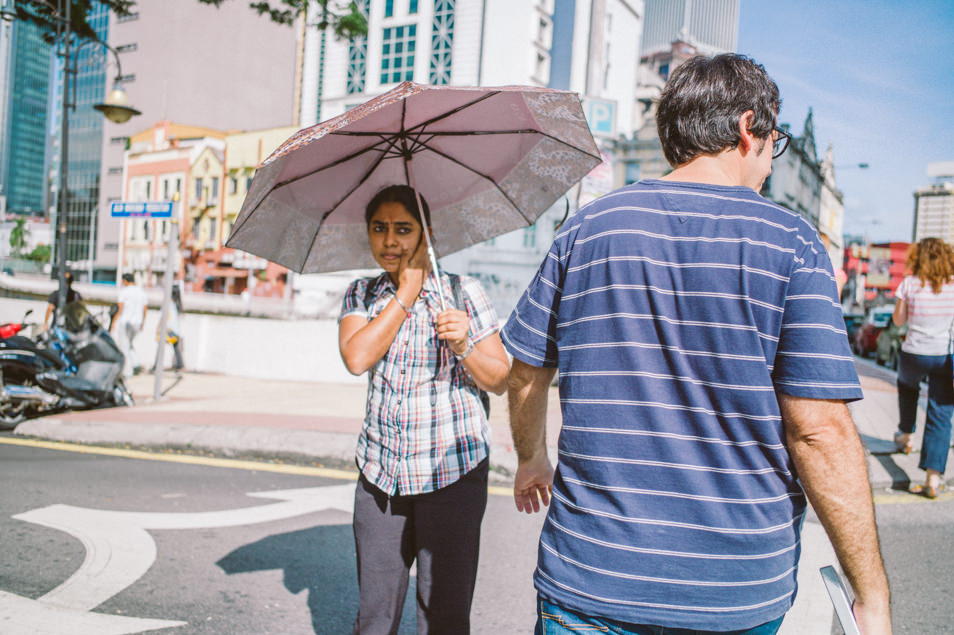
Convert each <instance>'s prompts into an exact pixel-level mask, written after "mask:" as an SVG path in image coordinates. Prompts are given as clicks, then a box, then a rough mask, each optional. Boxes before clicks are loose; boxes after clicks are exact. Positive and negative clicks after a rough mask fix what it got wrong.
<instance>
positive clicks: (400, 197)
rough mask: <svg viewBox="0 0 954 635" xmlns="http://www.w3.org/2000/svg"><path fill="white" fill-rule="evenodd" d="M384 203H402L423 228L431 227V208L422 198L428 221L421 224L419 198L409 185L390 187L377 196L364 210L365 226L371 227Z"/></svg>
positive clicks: (425, 216) (422, 205)
mask: <svg viewBox="0 0 954 635" xmlns="http://www.w3.org/2000/svg"><path fill="white" fill-rule="evenodd" d="M383 203H400V204H401V205H403V206H404V209H406V210H407V211H408V213H409V214H410V215H411V216H413V217H414V220H416V221H417V222H418V223H420V224H421V225H422V226H423V225H427V226H428V227H430V226H431V208H430V207H428V206H427V201H425V200H424V197H423V196H421V207H422V208H423V209H424V219H425V220H426V221H427V222H426V223H421V214H420V212H418V209H417V197H416V196H415V195H414V188H412V187H411V186H409V185H390V186H388V187H386V188H384V189H383V190H381V191H380V192H378V193H377V194H375V195H374V198H372V199H371V202H370V203H368V206H367V207H366V208H364V223H365V225H368V226H370V225H371V217H372V216H374V213H375V212H376V211H378V208H379V207H381V205H382V204H383Z"/></svg>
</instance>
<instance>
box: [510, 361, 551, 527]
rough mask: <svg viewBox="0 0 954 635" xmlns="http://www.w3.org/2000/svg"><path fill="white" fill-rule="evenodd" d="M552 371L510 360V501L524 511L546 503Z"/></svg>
mask: <svg viewBox="0 0 954 635" xmlns="http://www.w3.org/2000/svg"><path fill="white" fill-rule="evenodd" d="M555 372H556V369H555V368H537V367H536V366H530V365H529V364H525V363H524V362H521V361H520V360H518V359H514V360H513V366H512V367H511V369H510V378H509V380H508V383H507V392H508V399H509V402H510V433H511V434H512V435H513V447H514V450H516V452H517V475H516V476H515V477H514V480H513V500H514V502H515V503H516V504H517V511H525V512H527V513H528V514H529V513H532V512H538V511H540V502H541V501H542V502H543V504H544V506H546V505H549V504H550V488H551V486H552V485H553V466H552V465H551V464H550V459H549V457H548V456H547V425H546V424H547V392H548V391H549V389H550V382H551V381H552V380H553V374H554V373H555ZM538 496H539V498H538Z"/></svg>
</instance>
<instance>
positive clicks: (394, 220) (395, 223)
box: [368, 203, 422, 278]
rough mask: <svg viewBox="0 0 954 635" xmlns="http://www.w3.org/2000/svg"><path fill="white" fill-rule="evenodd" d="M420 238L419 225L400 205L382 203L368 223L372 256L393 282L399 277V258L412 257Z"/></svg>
mask: <svg viewBox="0 0 954 635" xmlns="http://www.w3.org/2000/svg"><path fill="white" fill-rule="evenodd" d="M421 238H422V236H421V224H420V223H418V222H417V219H415V218H414V217H413V216H411V213H410V212H408V211H407V209H406V208H405V207H404V205H402V204H401V203H381V206H380V207H378V209H377V211H376V212H374V214H373V215H372V216H371V222H370V223H368V244H369V245H370V246H371V255H372V256H374V261H375V262H377V263H378V265H379V266H380V267H381V268H382V269H384V270H385V271H386V272H387V273H389V274H391V275H392V278H393V276H394V275H395V274H397V273H398V269H399V267H400V264H401V256H403V255H404V254H405V253H406V254H408V255H410V254H412V253H414V250H415V249H416V248H417V245H418V243H420V241H421Z"/></svg>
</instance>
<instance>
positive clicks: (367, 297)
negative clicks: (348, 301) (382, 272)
mask: <svg viewBox="0 0 954 635" xmlns="http://www.w3.org/2000/svg"><path fill="white" fill-rule="evenodd" d="M365 280H367V281H368V283H367V285H366V286H365V287H364V307H365V308H366V309H367V308H369V307H370V306H371V302H373V301H374V296H376V295H377V294H378V285H377V284H375V281H376V280H377V278H375V277H370V278H365Z"/></svg>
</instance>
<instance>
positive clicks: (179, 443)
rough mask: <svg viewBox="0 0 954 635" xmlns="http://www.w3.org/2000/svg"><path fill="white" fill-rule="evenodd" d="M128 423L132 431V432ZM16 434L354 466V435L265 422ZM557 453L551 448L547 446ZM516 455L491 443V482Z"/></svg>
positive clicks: (74, 423)
mask: <svg viewBox="0 0 954 635" xmlns="http://www.w3.org/2000/svg"><path fill="white" fill-rule="evenodd" d="M131 428H134V430H135V432H134V433H132V434H131V433H130V430H131ZM14 434H15V435H17V436H23V437H34V438H38V439H44V440H48V441H64V442H70V443H79V444H84V445H107V446H120V445H131V446H134V447H144V448H149V449H154V450H166V449H168V450H185V451H190V452H210V453H212V454H215V455H217V456H222V457H226V458H242V457H244V458H252V459H262V458H269V459H280V460H282V461H285V462H293V463H319V464H321V465H322V466H325V467H332V468H337V469H344V470H353V471H356V470H355V466H354V449H355V445H356V443H357V439H358V436H357V434H345V433H339V432H322V431H316V430H287V429H286V430H281V431H277V430H275V429H274V428H265V427H231V428H223V427H222V426H203V425H191V424H180V425H176V424H157V423H136V424H130V423H123V422H102V421H92V420H77V419H59V418H57V417H55V416H53V417H47V418H41V419H32V420H29V421H25V422H23V423H21V424H20V425H19V426H17V428H16V430H15V431H14ZM551 455H555V448H551ZM516 465H517V461H516V454H515V453H514V451H513V449H512V448H510V447H508V446H503V445H498V444H494V445H493V446H492V447H491V451H490V483H491V484H493V485H506V486H512V485H513V475H514V473H515V472H516Z"/></svg>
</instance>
